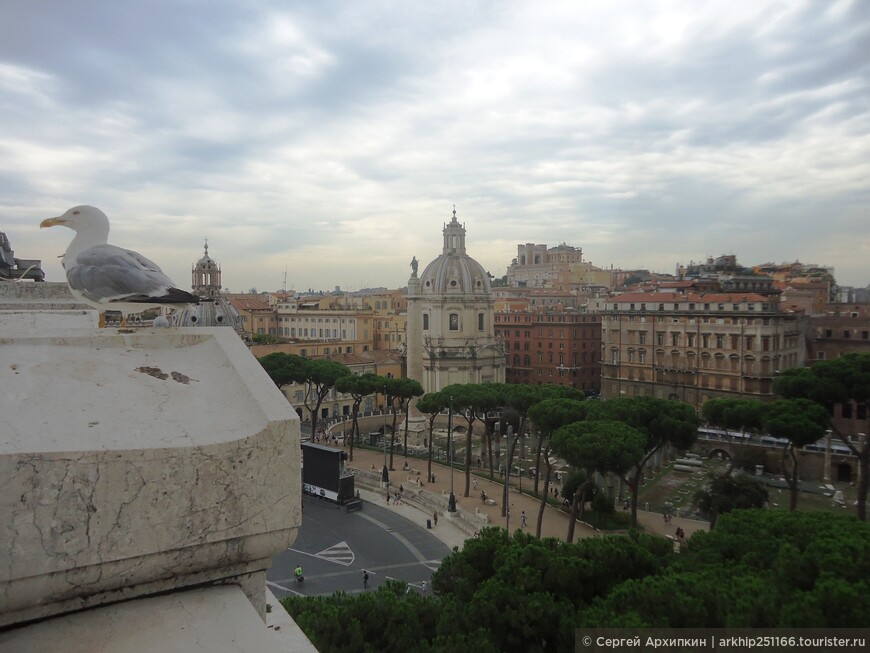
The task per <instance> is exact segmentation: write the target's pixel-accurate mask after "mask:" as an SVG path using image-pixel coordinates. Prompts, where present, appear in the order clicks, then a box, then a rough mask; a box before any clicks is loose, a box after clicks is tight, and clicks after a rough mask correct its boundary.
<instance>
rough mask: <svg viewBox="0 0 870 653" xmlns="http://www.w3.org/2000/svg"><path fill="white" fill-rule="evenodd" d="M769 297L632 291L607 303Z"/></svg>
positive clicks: (737, 294)
mask: <svg viewBox="0 0 870 653" xmlns="http://www.w3.org/2000/svg"><path fill="white" fill-rule="evenodd" d="M768 301H770V299H769V298H768V297H764V296H762V295H759V294H757V293H741V292H733V293H709V294H706V295H701V294H697V293H689V294H688V295H675V294H674V293H671V292H632V293H623V294H622V295H616V296H615V297H611V298H610V299H608V300H607V303H608V304H615V303H620V304H622V303H625V302H650V303H654V304H674V303H685V302H702V303H713V302H717V303H718V302H768Z"/></svg>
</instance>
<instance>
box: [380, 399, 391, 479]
mask: <svg viewBox="0 0 870 653" xmlns="http://www.w3.org/2000/svg"><path fill="white" fill-rule="evenodd" d="M383 441H384V468H383V470H381V482H382V483H386V484H387V486H389V484H390V471H389V469H388V468H387V386H386V384H385V385H384V437H383Z"/></svg>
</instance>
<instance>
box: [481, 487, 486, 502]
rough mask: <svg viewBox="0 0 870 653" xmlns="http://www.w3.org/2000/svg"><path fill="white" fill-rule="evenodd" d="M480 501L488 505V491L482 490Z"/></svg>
mask: <svg viewBox="0 0 870 653" xmlns="http://www.w3.org/2000/svg"><path fill="white" fill-rule="evenodd" d="M480 502H481V503H482V504H483V505H486V492H484V491H483V490H481V491H480Z"/></svg>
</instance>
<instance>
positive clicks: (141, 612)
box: [0, 585, 317, 653]
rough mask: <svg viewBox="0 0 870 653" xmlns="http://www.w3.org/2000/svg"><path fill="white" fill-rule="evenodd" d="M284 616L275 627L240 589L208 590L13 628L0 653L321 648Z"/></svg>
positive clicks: (295, 652) (274, 652) (253, 652)
mask: <svg viewBox="0 0 870 653" xmlns="http://www.w3.org/2000/svg"><path fill="white" fill-rule="evenodd" d="M270 603H271V601H270ZM272 609H273V610H283V608H282V607H281V606H280V605H275V604H273V607H272ZM284 615H285V616H286V619H284V618H283V617H281V619H280V621H279V622H277V623H278V631H277V632H276V631H275V623H272V624H269V625H271V626H272V627H271V628H270V627H269V626H267V625H266V624H264V623H263V620H262V619H261V618H260V616H259V615H258V614H257V612H256V610H254V608H253V607H252V606H251V603H250V601H248V599H247V597H246V596H245V594H244V592H242V590H241V589H240V588H239V587H237V586H235V585H226V586H215V587H205V588H200V589H195V590H189V591H186V592H176V593H174V594H169V595H165V596H157V597H152V598H145V599H138V600H134V601H127V602H124V603H116V604H112V605H107V606H104V607H101V608H97V609H94V610H87V611H84V612H78V613H74V614H69V615H64V616H60V617H55V618H53V619H47V620H45V621H42V622H40V623H36V624H32V625H29V626H23V627H20V628H15V629H12V630H7V631H5V632H2V633H0V653H13V652H15V653H25V652H26V653H43V652H44V653H56V652H57V651H64V653H93V652H94V651H100V652H101V653H279V652H281V653H287V652H288V651H290V652H292V653H317V649H315V648H314V646H313V645H312V644H311V642H309V641H308V639H307V638H306V637H305V635H304V634H303V633H302V632H301V631H299V630H298V629H297V630H294V629H293V627H295V625H296V624H295V623H294V622H293V621H292V620H290V618H289V615H286V613H284ZM276 616H279V617H280V615H276ZM287 620H289V623H287ZM291 624H292V625H291ZM282 631H284V632H282ZM288 645H290V647H289V648H288Z"/></svg>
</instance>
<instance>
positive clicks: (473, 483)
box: [471, 479, 477, 490]
mask: <svg viewBox="0 0 870 653" xmlns="http://www.w3.org/2000/svg"><path fill="white" fill-rule="evenodd" d="M471 485H472V487H473V488H474V489H475V490H476V489H477V479H474V481H472V483H471Z"/></svg>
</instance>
